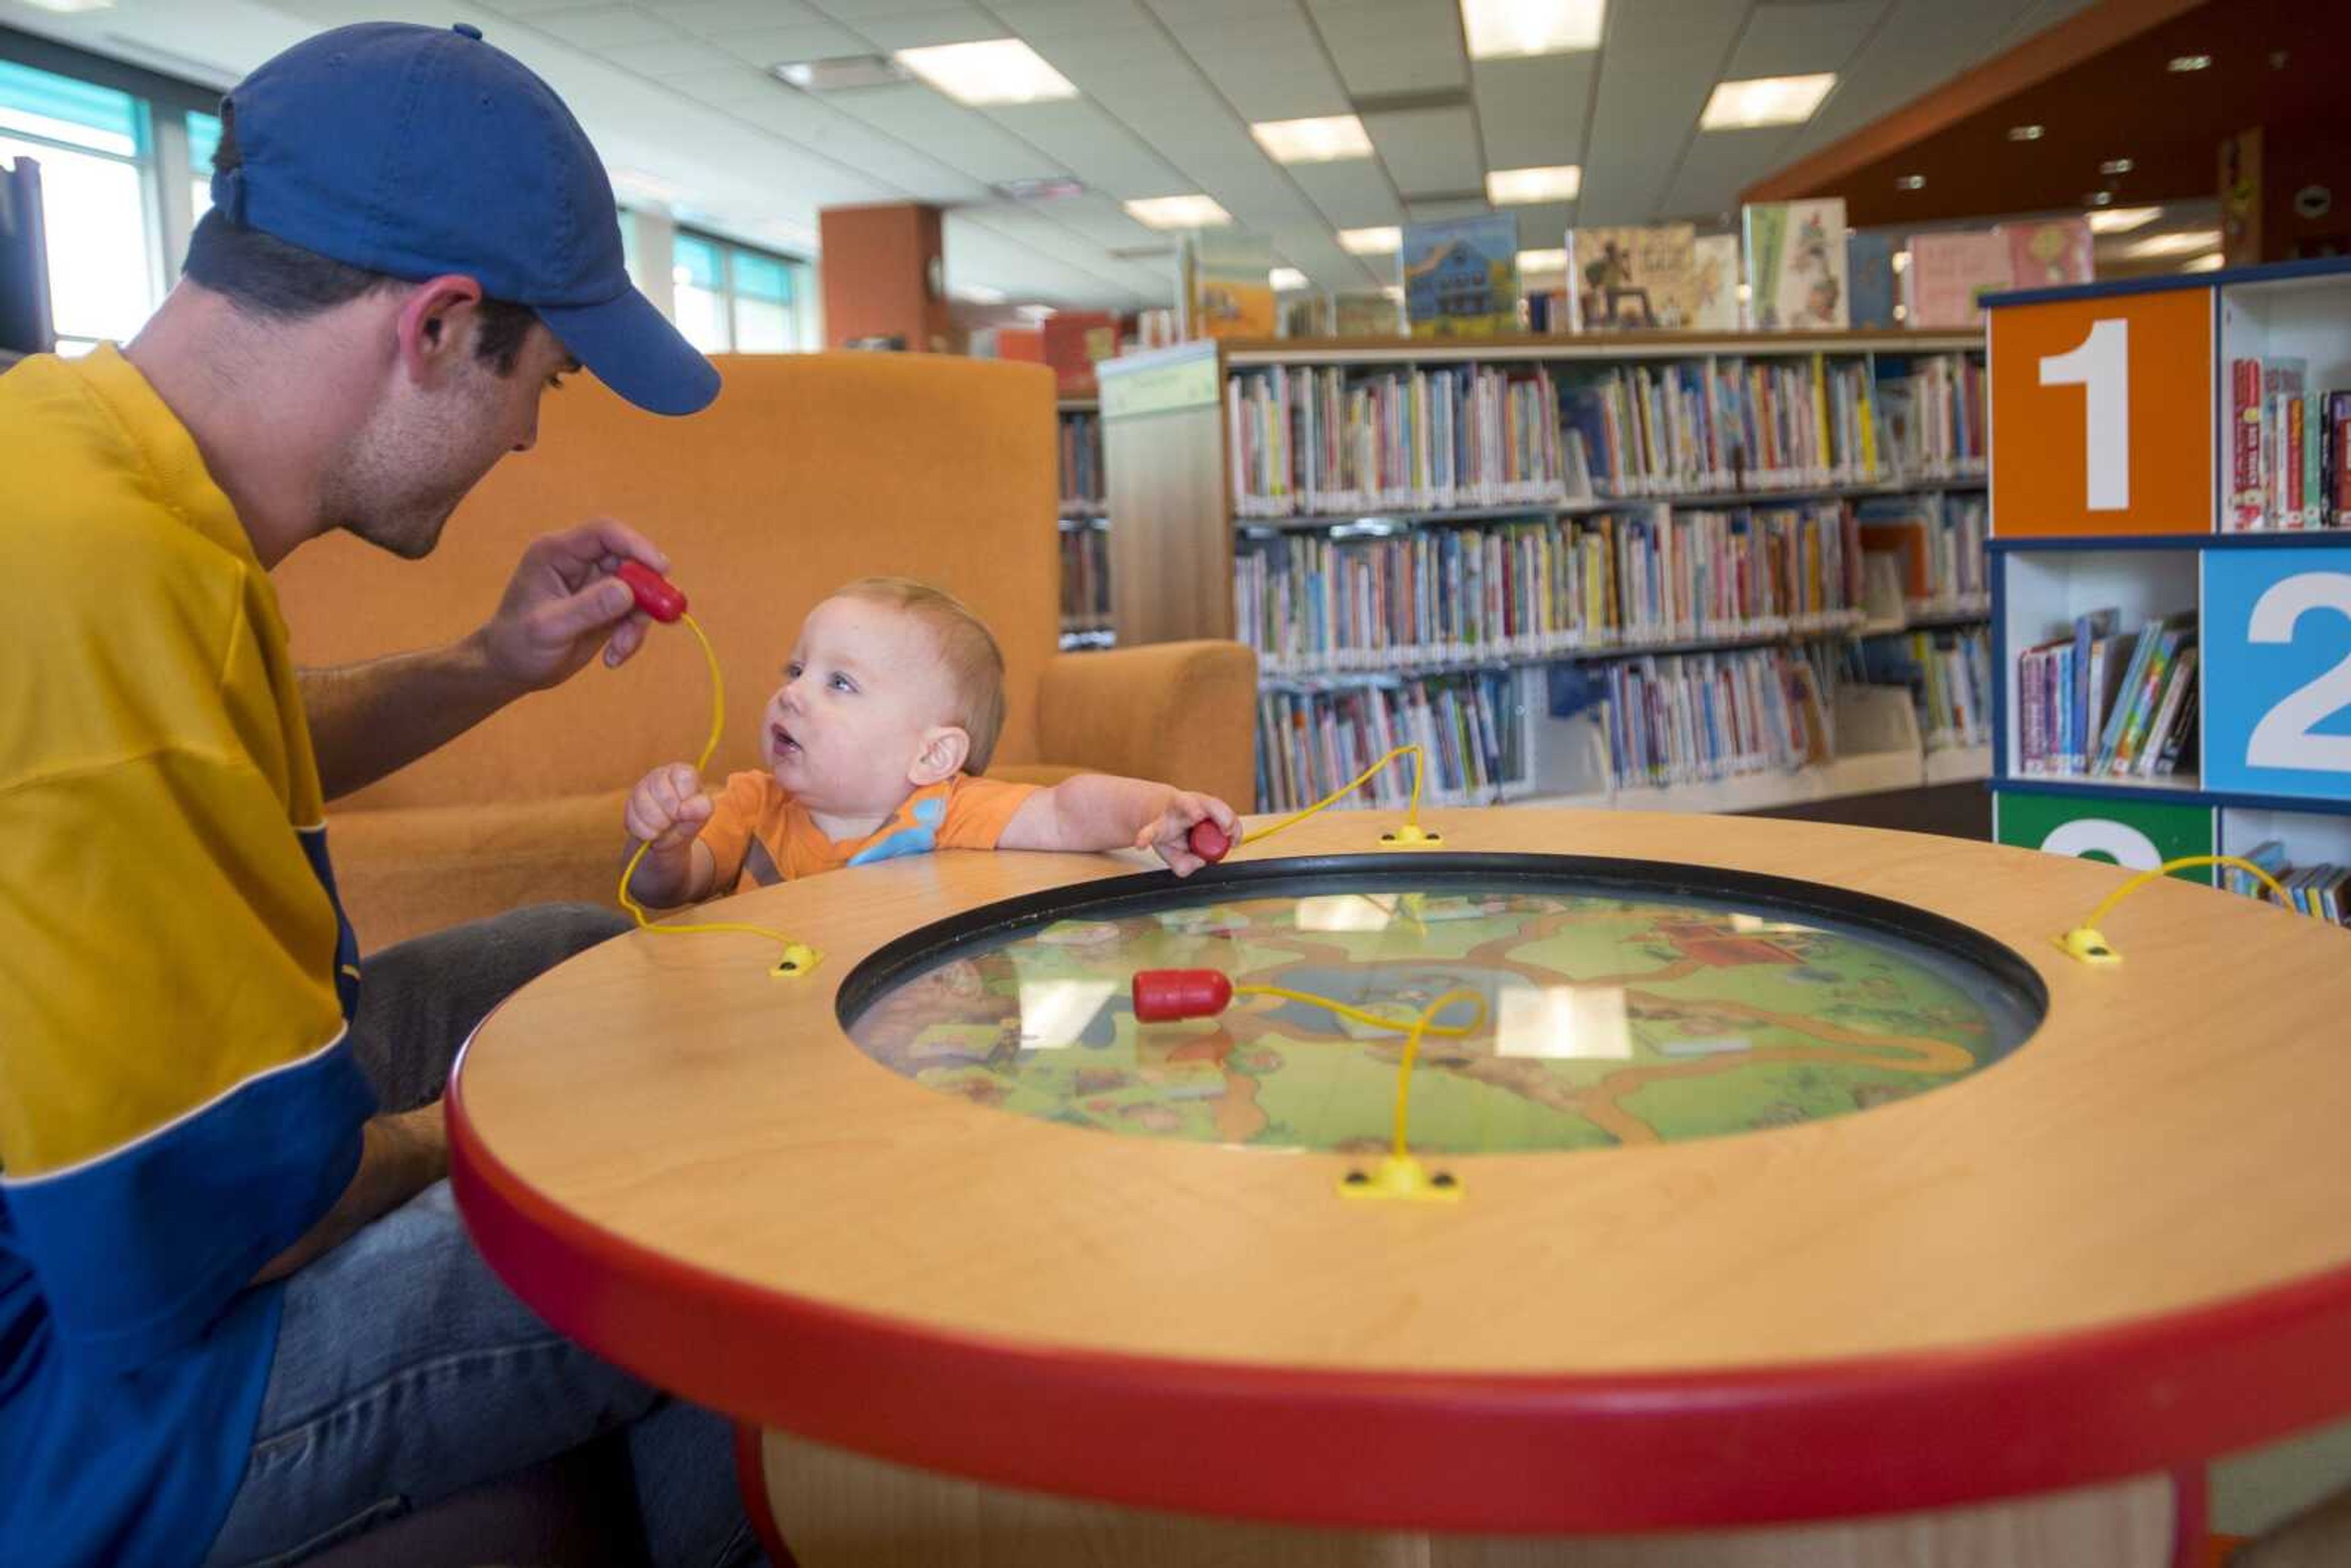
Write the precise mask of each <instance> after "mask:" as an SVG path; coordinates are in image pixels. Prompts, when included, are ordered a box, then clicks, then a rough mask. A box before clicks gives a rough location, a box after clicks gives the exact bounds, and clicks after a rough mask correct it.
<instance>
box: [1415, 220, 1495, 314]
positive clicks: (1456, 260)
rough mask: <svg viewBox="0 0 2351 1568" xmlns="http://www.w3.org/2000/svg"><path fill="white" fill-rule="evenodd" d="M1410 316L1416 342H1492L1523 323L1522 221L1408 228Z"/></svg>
mask: <svg viewBox="0 0 2351 1568" xmlns="http://www.w3.org/2000/svg"><path fill="white" fill-rule="evenodd" d="M1404 301H1405V317H1406V319H1408V320H1409V321H1410V322H1411V323H1412V335H1413V336H1414V337H1416V338H1490V337H1493V336H1495V335H1496V334H1498V333H1502V332H1512V331H1516V330H1517V329H1518V325H1519V220H1518V219H1517V218H1515V217H1510V216H1508V215H1505V216H1501V217H1481V218H1458V219H1455V220H1453V221H1451V222H1448V223H1438V224H1406V225H1405V230H1404Z"/></svg>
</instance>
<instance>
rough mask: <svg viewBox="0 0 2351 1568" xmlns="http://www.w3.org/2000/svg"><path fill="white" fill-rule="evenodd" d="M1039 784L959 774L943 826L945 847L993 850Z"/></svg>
mask: <svg viewBox="0 0 2351 1568" xmlns="http://www.w3.org/2000/svg"><path fill="white" fill-rule="evenodd" d="M1037 790H1038V786H1037V785H1034V784H1008V783H1006V782H1004V781H1003V780H1002V779H974V778H971V777H969V776H968V775H966V776H963V777H959V778H958V779H956V782H955V788H954V789H951V790H950V791H949V792H948V794H947V815H946V821H945V822H943V823H941V824H940V826H939V843H938V847H939V848H941V849H943V850H992V849H994V848H995V847H996V844H997V841H998V840H999V839H1001V838H1003V837H1004V829H1005V826H1006V824H1007V823H1008V822H1010V821H1012V816H1013V813H1014V812H1016V811H1018V810H1020V808H1021V807H1022V806H1024V805H1026V804H1027V803H1028V800H1029V796H1031V795H1034V794H1035V793H1036V792H1037Z"/></svg>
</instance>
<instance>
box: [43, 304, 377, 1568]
mask: <svg viewBox="0 0 2351 1568" xmlns="http://www.w3.org/2000/svg"><path fill="white" fill-rule="evenodd" d="M0 541H5V546H6V555H7V561H8V565H7V569H6V578H5V595H6V603H5V607H0V1541H5V1542H7V1543H8V1547H7V1551H6V1552H5V1555H6V1557H7V1559H8V1561H9V1562H10V1563H12V1564H20V1565H23V1568H49V1565H52V1564H80V1563H101V1562H103V1563H116V1562H123V1563H195V1562H198V1561H200V1560H201V1559H202V1558H203V1556H204V1552H205V1550H206V1548H207V1547H208V1546H209V1544H210V1542H211V1541H212V1538H213V1536H214V1533H215V1532H216V1531H218V1529H219V1526H220V1523H221V1521H222V1520H223V1519H224V1518H225V1515H226V1512H227V1510H228V1506H229V1503H230V1501H231V1500H232V1498H233V1497H234V1496H235V1490H236V1487H237V1485H238V1482H239V1480H240V1479H241V1478H242V1475H243V1472H244V1469H245V1466H246V1458H247V1454H248V1451H249V1449H250V1448H251V1444H252V1436H253V1428H254V1423H255V1420H256V1416H257V1414H258V1411H259V1408H260V1403H261V1397H262V1393H263V1390H264V1388H265V1387H266V1383H267V1379H268V1374H269V1366H270V1361H271V1357H272V1354H273V1353H274V1351H275V1348H276V1343H277V1309H278V1302H279V1296H280V1292H279V1291H278V1290H277V1289H276V1288H274V1287H260V1288H254V1287H251V1286H250V1285H249V1283H248V1282H249V1281H251V1280H252V1279H253V1277H254V1275H255V1274H256V1272H258V1271H259V1270H260V1269H261V1268H262V1266H263V1265H264V1264H266V1263H267V1262H268V1261H269V1260H271V1259H272V1258H274V1257H276V1256H277V1254H278V1253H279V1252H281V1251H283V1250H284V1249H286V1248H287V1246H289V1245H290V1244H291V1243H293V1242H294V1241H295V1240H296V1239H298V1238H299V1237H301V1236H302V1235H303V1234H304V1233H305V1232H306V1231H308V1229H309V1228H310V1227H311V1226H312V1225H313V1224H314V1223H316V1222H317V1220H318V1219H319V1217H320V1216H322V1215H323V1214H324V1213H325V1212H326V1211H327V1209H328V1208H329V1207H331V1206H332V1204H333V1203H334V1202H335V1200H336V1198H337V1197H338V1196H339V1195H340V1193H341V1191H342V1189H343V1187H344V1186H346V1185H347V1184H348V1183H349V1181H350V1177H351V1175H352V1173H353V1171H354V1170H355V1169H356V1168H357V1166H358V1161H359V1155H360V1124H361V1123H362V1122H363V1121H364V1120H365V1119H366V1118H367V1117H368V1116H369V1115H370V1114H371V1113H372V1112H373V1110H374V1097H373V1095H372V1093H371V1092H370V1090H369V1088H368V1085H367V1082H366V1080H365V1079H364V1077H363V1076H362V1075H361V1074H360V1071H359V1069H358V1067H357V1065H356V1064H355V1063H354V1061H353V1060H352V1056H351V1051H350V1041H349V1039H348V1037H347V1030H348V1027H349V1021H350V1016H351V1011H352V1009H353V1008H354V1007H355V1006H356V1005H357V1002H358V999H359V968H358V955H357V949H356V946H355V945H354V944H353V941H352V938H351V932H350V926H349V925H348V924H347V923H346V922H345V921H344V919H343V917H342V913H341V909H340V905H339V904H337V902H336V899H335V894H334V881H333V876H332V873H331V872H330V870H329V865H328V861H327V847H326V827H325V812H324V805H323V800H322V798H321V794H320V790H319V771H318V764H317V761H316V758H314V756H313V755H312V752H311V747H310V736H309V730H308V725H307V723H306V721H305V719H304V716H303V711H302V704H301V699H300V695H299V693H298V689H297V686H296V682H295V671H294V664H293V661H292V658H291V656H290V654H289V653H288V651H287V635H286V626H285V622H284V620H283V618H282V617H281V615H280V614H279V612H278V606H277V595H276V592H275V591H274V590H273V588H272V586H271V584H270V580H269V577H268V574H267V573H266V571H265V570H263V568H262V565H261V563H260V561H259V560H258V559H256V556H255V554H254V552H253V548H252V545H251V543H250V541H249V540H248V539H247V538H246V533H245V529H244V528H243V527H242V526H241V525H240V524H239V522H238V521H237V518H236V515H235V510H234V508H233V507H231V505H230V503H229V500H228V497H226V496H225V495H224V494H223V493H222V492H221V489H220V487H219V486H217V485H215V484H214V482H213V480H212V478H211V476H209V475H208V474H207V473H206V471H205V468H204V460H203V457H202V456H201V455H200V454H199V453H198V451H197V449H196V444H195V442H194V440H193V437H192V436H191V435H190V434H188V432H187V430H186V428H185V427H184V426H183V425H182V424H181V423H180V422H179V421H178V420H177V419H176V418H175V417H173V415H172V412H171V410H170V409H169V408H167V407H166V406H165V405H164V403H163V402H162V399H161V398H159V397H158V396H157V395H156V393H155V392H154V390H153V389H152V387H150V386H149V385H148V383H147V382H146V380H145V379H144V378H143V377H141V375H140V373H139V372H138V371H137V370H136V369H135V368H133V367H132V366H131V364H130V363H129V361H125V360H124V359H122V358H121V356H120V355H119V354H117V353H116V352H114V351H113V350H111V349H100V350H98V351H97V352H95V353H93V354H91V355H90V356H89V357H88V358H87V359H83V360H78V361H61V360H57V359H53V358H48V357H41V358H36V359H32V360H27V361H25V362H23V363H22V364H19V365H18V366H17V367H16V369H14V370H12V371H8V372H7V373H6V374H5V376H0Z"/></svg>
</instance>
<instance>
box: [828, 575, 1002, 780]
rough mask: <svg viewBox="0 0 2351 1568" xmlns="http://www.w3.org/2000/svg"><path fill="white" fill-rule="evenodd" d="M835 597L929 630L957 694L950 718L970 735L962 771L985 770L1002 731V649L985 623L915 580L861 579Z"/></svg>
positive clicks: (960, 603) (950, 597) (951, 688)
mask: <svg viewBox="0 0 2351 1568" xmlns="http://www.w3.org/2000/svg"><path fill="white" fill-rule="evenodd" d="M833 597H834V598H835V599H862V600H867V601H871V602H872V603H876V604H887V605H889V606H891V607H892V608H893V609H896V610H903V611H904V612H906V613H908V614H909V615H912V616H914V618H915V619H917V620H919V621H921V622H923V623H924V624H925V626H927V627H929V628H930V630H931V634H932V635H933V636H934V637H935V638H936V639H937V640H938V647H939V658H940V660H941V662H943V663H944V664H946V673H947V688H948V690H949V691H951V692H952V693H953V694H954V700H955V711H954V712H952V713H950V714H948V715H947V716H946V717H947V719H948V721H949V722H950V723H952V724H955V725H956V726H958V727H960V728H961V729H962V730H963V732H964V733H965V734H966V735H968V736H969V737H971V754H970V755H969V756H968V757H967V758H965V759H964V765H963V770H964V771H965V772H967V773H972V774H977V773H982V772H985V771H986V770H987V763H988V759H989V758H991V757H993V756H994V755H995V754H996V742H997V737H998V736H1000V735H1002V734H1003V732H1004V650H1003V649H1001V648H999V647H998V646H997V645H996V634H995V633H994V632H990V631H989V630H988V629H987V622H985V621H982V620H981V619H980V618H979V617H978V616H977V615H975V614H973V613H972V611H971V606H969V605H968V604H966V603H965V602H964V601H962V600H960V599H957V598H956V596H955V595H954V594H952V593H949V592H947V591H946V590H945V589H941V588H933V587H932V586H931V585H930V584H929V583H927V582H917V581H915V580H914V579H913V578H911V577H861V578H859V579H858V580H856V581H854V582H852V583H849V584H847V585H845V586H843V587H841V588H840V589H838V590H836V591H834V593H833Z"/></svg>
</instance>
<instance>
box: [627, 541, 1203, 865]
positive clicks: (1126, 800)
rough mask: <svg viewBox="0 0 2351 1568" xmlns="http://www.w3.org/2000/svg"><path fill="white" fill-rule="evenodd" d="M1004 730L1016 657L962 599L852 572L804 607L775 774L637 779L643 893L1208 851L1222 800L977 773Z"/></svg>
mask: <svg viewBox="0 0 2351 1568" xmlns="http://www.w3.org/2000/svg"><path fill="white" fill-rule="evenodd" d="M1003 727H1004V655H1003V653H1002V652H1001V651H1000V650H999V649H998V647H997V645H996V639H995V637H993V636H992V635H990V634H989V632H988V630H987V627H986V626H985V625H983V624H982V623H981V622H980V620H979V618H978V617H977V616H976V615H974V614H973V613H972V612H971V611H970V610H968V609H967V608H966V607H965V606H964V604H963V603H962V602H961V601H958V600H956V599H955V598H954V597H952V596H951V595H949V594H946V593H943V592H941V591H939V590H937V589H935V588H931V587H927V586H925V584H923V583H919V582H915V581H913V580H909V579H906V578H900V577H869V578H862V579H860V580H857V581H855V582H852V583H851V584H849V585H848V586H847V587H846V588H843V589H841V591H839V592H837V593H835V594H834V595H833V596H832V597H831V598H830V599H828V600H826V601H824V602H823V603H821V604H819V605H818V606H817V607H816V608H815V609H814V610H812V611H810V612H809V617H808V620H807V621H806V622H804V623H802V625H801V627H800V635H799V642H798V643H795V644H794V645H793V648H792V656H791V662H790V663H789V664H786V665H785V666H784V684H783V685H782V686H781V687H780V688H778V691H777V692H776V695H774V696H773V697H771V698H769V699H768V712H767V716H766V719H765V722H764V724H763V726H762V729H761V734H760V737H759V748H760V754H761V756H762V757H764V758H766V760H767V764H768V767H767V770H766V771H765V772H745V773H737V774H735V775H734V776H733V777H731V778H729V779H727V780H726V787H725V788H724V789H721V790H720V791H719V792H718V794H717V796H716V799H714V798H713V797H712V796H710V795H709V794H707V793H705V789H704V783H703V779H702V778H701V776H700V775H699V774H698V773H697V772H695V769H694V768H693V767H692V766H691V765H690V764H687V763H684V762H674V763H670V764H667V765H665V766H664V767H660V768H654V769H653V771H652V772H650V773H648V774H646V775H645V776H644V778H643V779H640V780H638V783H637V787H636V789H633V790H632V791H631V792H630V795H629V805H628V810H627V814H626V822H627V826H628V831H629V836H630V839H631V841H632V842H631V849H632V852H633V849H634V847H635V845H636V844H638V843H644V844H648V845H650V846H651V847H649V848H648V849H647V850H646V851H645V856H644V859H643V861H642V862H639V863H638V866H637V871H636V875H635V876H634V877H633V878H632V879H631V881H630V883H629V892H630V894H631V896H632V897H634V898H635V899H637V900H638V901H639V902H640V903H643V904H653V905H657V906H664V907H666V906H669V905H674V904H692V903H695V902H696V901H698V900H701V899H705V898H708V897H710V896H711V895H712V894H716V893H726V892H733V891H735V890H736V888H737V884H738V883H742V882H743V881H744V880H745V879H746V878H747V879H748V880H749V881H750V882H751V883H759V884H764V883H772V882H778V881H781V880H784V879H786V878H789V877H798V876H813V875H815V874H816V873H819V872H827V871H834V870H837V869H839V868H840V867H841V866H849V865H864V864H867V863H869V862H873V861H882V860H890V859H893V858H894V857H896V856H899V855H916V854H926V853H928V852H931V851H932V850H956V849H966V850H992V849H1002V850H1108V849H1124V848H1128V847H1133V848H1135V849H1145V848H1149V849H1155V850H1157V851H1158V852H1159V856H1160V858H1161V859H1162V860H1165V862H1167V863H1168V865H1169V866H1170V867H1172V868H1173V869H1174V871H1175V874H1176V875H1178V876H1188V875H1190V874H1191V873H1193V872H1195V871H1197V870H1198V869H1199V868H1200V866H1201V865H1202V864H1203V863H1205V862H1202V861H1201V860H1200V858H1199V857H1198V856H1197V855H1196V854H1194V853H1193V852H1192V851H1191V848H1190V846H1189V844H1188V843H1187V842H1186V834H1187V833H1188V832H1189V831H1190V830H1191V828H1192V826H1193V824H1195V823H1196V822H1198V821H1202V820H1203V819H1208V820H1212V821H1215V822H1216V824H1217V826H1218V827H1219V828H1221V829H1223V830H1224V831H1225V832H1226V833H1227V834H1228V836H1230V837H1233V838H1236V839H1238V836H1239V830H1238V827H1237V825H1236V824H1235V822H1234V821H1233V812H1232V808H1231V807H1229V806H1228V805H1226V804H1225V803H1224V802H1223V801H1222V800H1217V799H1216V798H1214V797H1213V796H1208V795H1195V794H1192V793H1190V792H1188V791H1186V790H1182V789H1174V788H1171V787H1170V786H1168V785H1165V784H1152V783H1147V782H1145V781H1144V780H1143V779H1118V778H1113V777H1111V776H1109V775H1106V774H1099V773H1089V774H1081V775H1080V776H1079V777H1077V778H1074V779H1064V780H1063V781H1062V782H1061V783H1059V784H1056V785H1053V786H1052V787H1050V789H1048V788H1042V787H1040V786H1038V785H1034V784H1007V783H1001V782H998V780H996V779H984V778H981V777H980V776H979V775H980V774H981V773H982V772H983V771H984V770H985V769H986V768H987V760H988V757H989V754H990V753H991V752H993V751H994V749H995V747H996V737H997V735H998V731H1000V730H1001V729H1002V728H1003Z"/></svg>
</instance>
